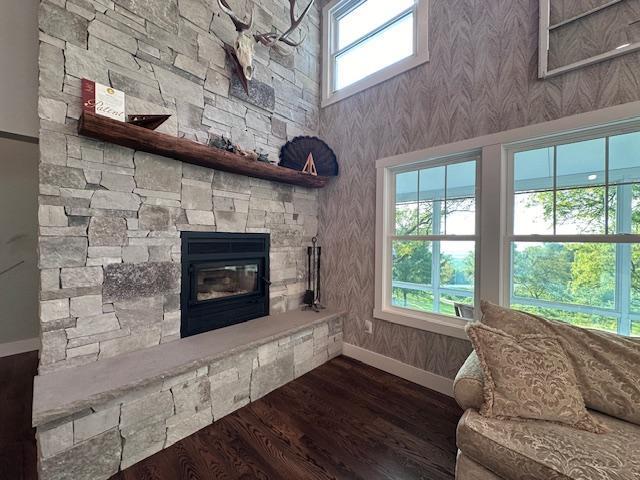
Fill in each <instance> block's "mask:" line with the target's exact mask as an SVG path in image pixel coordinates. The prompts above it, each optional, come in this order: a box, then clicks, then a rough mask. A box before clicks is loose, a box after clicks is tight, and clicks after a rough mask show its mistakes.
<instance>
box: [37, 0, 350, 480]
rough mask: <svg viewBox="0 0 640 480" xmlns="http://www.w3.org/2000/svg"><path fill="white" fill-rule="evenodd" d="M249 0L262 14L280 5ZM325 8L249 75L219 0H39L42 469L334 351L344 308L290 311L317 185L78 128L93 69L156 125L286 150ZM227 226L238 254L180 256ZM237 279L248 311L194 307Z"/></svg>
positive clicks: (176, 425)
mask: <svg viewBox="0 0 640 480" xmlns="http://www.w3.org/2000/svg"><path fill="white" fill-rule="evenodd" d="M245 3H246V7H247V8H250V9H253V11H254V14H255V15H254V17H255V19H256V27H259V28H260V30H261V31H271V30H272V29H273V28H275V27H276V26H280V24H281V21H282V16H283V14H284V12H287V11H288V8H289V5H288V2H287V1H286V0H275V1H270V2H266V3H265V2H257V1H248V2H245ZM319 10H320V7H319V6H318V5H317V4H316V5H314V7H313V8H312V9H311V11H310V14H309V16H308V18H307V19H306V20H305V28H306V29H307V30H308V32H307V33H308V41H306V42H305V43H304V44H303V46H301V47H299V48H298V49H297V51H296V52H294V54H292V55H288V56H284V55H280V54H278V53H277V51H276V50H275V49H272V50H267V49H264V48H262V47H261V46H258V47H257V48H256V57H255V62H254V66H255V75H254V79H253V81H252V87H255V88H252V89H250V92H249V94H247V93H246V92H245V91H244V89H243V88H242V86H241V83H240V82H239V81H238V80H237V79H236V78H234V77H233V75H232V74H231V69H230V68H229V66H228V65H227V64H226V55H225V50H224V46H223V45H224V43H227V44H233V42H234V41H235V38H236V36H237V32H236V31H235V28H234V27H233V24H232V23H231V22H230V21H229V19H228V17H226V16H225V15H224V14H223V15H221V12H220V11H219V8H218V6H217V3H216V2H200V1H192V0H188V1H179V2H178V1H177V0H140V1H139V0H114V1H109V2H105V1H86V0H73V1H68V2H58V1H53V0H41V1H40V14H39V30H40V37H39V38H40V56H39V68H40V71H39V82H40V85H39V116H40V165H39V185H40V187H39V197H38V207H39V211H38V220H39V232H38V233H39V252H38V254H39V268H40V326H41V340H42V350H41V354H40V366H39V375H38V376H37V377H36V381H35V390H34V413H33V425H34V426H35V427H37V432H38V433H37V437H38V447H39V448H38V455H39V469H40V478H42V479H47V480H58V479H64V478H74V479H78V480H80V479H82V480H97V479H100V480H102V479H105V480H106V479H107V478H109V477H110V476H111V475H113V474H114V473H115V472H116V471H117V470H118V469H121V468H126V467H127V466H129V465H131V464H133V463H135V462H137V461H139V460H141V459H143V458H145V457H147V456H149V455H152V454H153V453H155V452H157V451H159V450H161V449H163V448H166V447H167V446H169V445H171V444H173V443H175V442H176V441H178V440H179V439H181V438H184V437H185V436H187V435H190V434H191V433H193V432H195V431H197V430H198V429H200V428H203V427H205V426H206V425H209V424H210V423H211V422H212V421H215V420H217V419H218V418H221V417H223V416H224V415H227V414H228V413H230V412H232V411H234V410H236V409H238V408H240V407H242V406H243V405H246V404H247V403H248V402H250V401H253V400H255V399H257V398H260V397H261V396H263V395H266V394H267V393H268V392H270V391H271V390H273V389H275V388H278V387H279V386H281V385H283V384H285V383H286V382H288V381H291V380H292V379H293V378H296V377H298V376H300V375H303V374H304V373H306V372H308V371H309V370H311V369H312V368H315V367H316V366H318V365H321V364H322V363H324V362H326V361H327V360H328V359H329V358H333V357H335V356H336V355H339V354H340V353H341V351H342V321H341V315H340V313H339V312H329V311H325V312H323V313H322V314H316V313H314V312H300V311H299V307H300V304H301V301H302V296H303V294H304V291H305V289H306V286H305V271H306V263H307V257H306V247H307V245H308V244H309V242H310V241H311V238H313V237H314V236H316V235H317V233H318V192H317V191H316V190H309V189H305V188H301V187H297V186H295V187H294V186H292V185H285V184H279V183H274V182H271V181H266V180H260V179H255V178H250V177H245V176H239V175H235V174H231V173H225V172H222V171H214V170H211V169H207V168H202V167H198V166H194V165H190V164H186V163H182V162H180V161H177V160H173V159H170V158H165V157H161V156H158V155H153V154H149V153H145V152H142V151H134V150H132V149H130V148H125V147H121V146H117V145H113V144H109V143H105V142H101V141H96V140H92V139H89V138H86V137H82V136H79V135H78V133H77V131H78V119H79V118H80V114H81V104H82V101H81V90H80V85H81V79H82V78H87V79H89V80H93V81H96V82H99V83H102V84H105V85H110V86H112V87H114V88H116V89H118V90H122V91H124V93H125V94H126V105H127V113H128V114H150V113H158V114H160V113H166V114H170V115H171V117H170V119H169V120H168V121H167V122H166V123H164V124H163V125H162V126H160V127H159V129H158V131H159V132H162V133H166V134H169V135H172V136H175V137H180V138H185V139H188V140H192V141H196V142H200V143H203V144H206V143H208V142H209V141H210V140H211V138H212V137H213V135H224V136H226V137H228V138H230V139H231V140H232V141H233V142H234V143H237V144H239V145H240V146H241V147H242V148H243V149H245V150H253V149H260V150H262V151H264V152H266V153H269V154H270V158H271V159H273V160H275V159H277V158H278V152H279V149H280V147H281V146H282V145H283V144H284V143H286V142H287V140H289V139H291V138H293V137H296V136H299V135H312V136H313V135H316V134H317V125H318V105H319V96H320V85H319V72H320V62H319V54H320V44H319V40H318V39H319V37H320V29H319V24H320V15H319V14H320V11H319ZM222 232H224V233H222ZM232 234H233V235H232ZM225 238H226V239H227V240H228V239H230V238H234V239H240V238H243V239H245V240H242V242H245V243H242V242H239V243H238V244H242V245H245V246H246V245H248V244H250V243H254V246H253V247H251V248H252V250H251V251H250V252H244V253H249V254H250V255H246V256H245V257H244V258H243V259H239V258H234V259H233V260H235V261H236V262H235V263H234V264H233V265H231V264H229V262H228V260H229V258H226V259H225V258H222V257H220V256H216V255H219V254H220V252H217V253H216V251H209V252H205V253H203V255H206V256H208V257H209V258H207V259H206V261H203V262H201V263H200V264H199V265H194V271H193V273H191V272H187V273H184V272H183V265H186V264H187V262H190V261H191V260H194V259H197V258H196V256H197V255H198V253H197V252H196V251H195V250H194V249H192V247H193V248H196V247H197V245H198V244H202V242H203V239H208V240H207V242H210V245H209V246H211V245H212V244H216V245H217V246H218V247H219V246H220V245H223V244H224V239H225ZM187 239H188V240H189V242H190V241H191V240H194V242H193V244H191V243H189V242H187V246H185V243H184V242H186V241H187ZM247 239H251V240H247ZM256 239H262V240H261V241H262V242H263V243H262V247H266V248H262V249H259V251H258V250H256V249H255V248H254V247H255V243H256V242H255V241H256ZM267 239H268V241H267ZM216 242H218V243H216ZM247 242H248V243H247ZM228 244H229V242H227V245H228ZM236 253H240V252H236ZM191 275H192V276H191ZM185 278H188V279H189V287H188V292H187V293H185V289H186V288H187V287H186V286H185ZM192 280H193V281H192ZM185 298H187V299H188V300H185ZM240 298H242V299H243V300H245V302H244V303H245V307H246V308H247V309H248V310H247V311H245V312H239V311H236V312H235V313H234V314H233V315H227V316H226V317H225V316H224V315H211V314H210V313H211V312H209V314H207V315H203V316H201V318H200V320H202V318H208V320H205V321H204V322H200V323H199V324H198V322H197V321H195V322H192V320H197V318H196V317H197V316H198V313H199V312H198V309H199V308H200V307H205V306H206V307H211V308H214V307H213V306H214V305H215V308H221V307H222V306H229V305H230V304H231V303H233V302H235V301H236V300H238V299H240ZM249 299H251V301H250V302H246V301H247V300H249ZM254 300H257V301H256V302H255V303H253V301H254ZM189 301H193V302H194V305H193V307H194V308H193V312H192V311H191V305H189V304H188V303H189ZM247 305H248V306H247ZM196 307H197V308H196ZM185 309H187V314H185ZM249 310H250V311H249ZM194 312H195V313H194ZM214 313H215V312H214ZM192 314H193V315H192ZM266 315H269V316H266ZM253 316H260V317H263V318H256V319H253V320H252V321H251V322H245V321H244V320H247V319H249V318H252V317H253ZM214 318H215V319H217V320H211V319H214ZM236 321H239V322H241V323H237V324H235V325H231V324H232V323H235V322H236ZM185 325H187V326H186V327H185ZM222 326H226V328H219V327H222ZM212 328H214V329H216V330H215V331H208V332H207V331H206V330H209V329H212ZM218 328H219V329H218ZM200 332H205V333H201V334H198V335H196V333H200ZM98 452H99V454H98Z"/></svg>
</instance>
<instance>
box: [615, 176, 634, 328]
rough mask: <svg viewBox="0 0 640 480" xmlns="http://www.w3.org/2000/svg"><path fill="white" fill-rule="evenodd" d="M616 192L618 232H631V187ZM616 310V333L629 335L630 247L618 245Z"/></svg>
mask: <svg viewBox="0 0 640 480" xmlns="http://www.w3.org/2000/svg"><path fill="white" fill-rule="evenodd" d="M616 188H617V190H618V192H617V193H618V208H617V217H616V224H617V225H618V230H619V231H620V232H630V231H631V215H632V205H631V204H632V198H633V194H632V191H631V189H632V186H631V185H620V186H618V187H616ZM615 295H616V310H617V311H618V312H619V313H620V317H619V320H618V333H619V334H620V335H629V334H630V333H631V320H630V318H629V306H630V303H631V245H630V244H628V243H620V244H618V245H616V294H615Z"/></svg>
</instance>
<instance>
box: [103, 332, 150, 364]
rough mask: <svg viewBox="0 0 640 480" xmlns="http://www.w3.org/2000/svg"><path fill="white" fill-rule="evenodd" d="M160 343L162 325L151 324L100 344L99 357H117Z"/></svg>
mask: <svg viewBox="0 0 640 480" xmlns="http://www.w3.org/2000/svg"><path fill="white" fill-rule="evenodd" d="M159 343H160V326H156V325H150V326H149V327H147V329H145V330H140V331H137V332H133V333H132V334H131V335H129V336H125V337H118V338H114V339H113V340H107V341H104V342H102V343H101V344H100V356H99V359H100V360H102V359H104V358H110V357H115V356H117V355H122V354H124V353H128V352H133V351H137V350H143V349H145V348H149V347H153V346H154V345H158V344H159Z"/></svg>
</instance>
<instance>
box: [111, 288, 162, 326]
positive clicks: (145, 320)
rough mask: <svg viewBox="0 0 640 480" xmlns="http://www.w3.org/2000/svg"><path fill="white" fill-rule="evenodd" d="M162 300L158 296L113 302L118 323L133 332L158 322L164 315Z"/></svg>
mask: <svg viewBox="0 0 640 480" xmlns="http://www.w3.org/2000/svg"><path fill="white" fill-rule="evenodd" d="M163 300H164V299H163V298H162V297H160V296H158V297H146V298H130V299H127V300H121V301H118V302H115V303H114V308H115V312H116V315H117V317H118V320H119V321H120V325H121V326H122V327H123V328H125V327H128V328H129V329H130V330H131V331H132V332H133V331H136V330H139V329H144V328H146V327H148V326H149V325H154V324H156V325H157V324H160V323H161V322H162V319H163V315H164V310H163Z"/></svg>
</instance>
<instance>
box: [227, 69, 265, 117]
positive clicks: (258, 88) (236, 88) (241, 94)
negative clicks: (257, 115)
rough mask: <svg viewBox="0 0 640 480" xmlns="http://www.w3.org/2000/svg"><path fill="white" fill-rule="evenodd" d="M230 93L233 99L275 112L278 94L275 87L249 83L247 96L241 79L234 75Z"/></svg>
mask: <svg viewBox="0 0 640 480" xmlns="http://www.w3.org/2000/svg"><path fill="white" fill-rule="evenodd" d="M230 93H231V96H233V97H236V98H238V99H240V100H242V101H244V102H247V103H250V104H252V105H255V106H257V107H260V108H262V109H264V110H268V111H270V112H273V111H274V109H275V106H276V94H275V90H274V89H273V87H272V86H270V85H267V84H266V83H262V82H260V81H258V80H252V81H251V82H249V93H248V94H247V92H246V91H245V90H244V86H243V85H242V82H241V81H240V79H238V77H237V76H236V75H233V76H232V77H231V92H230Z"/></svg>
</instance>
